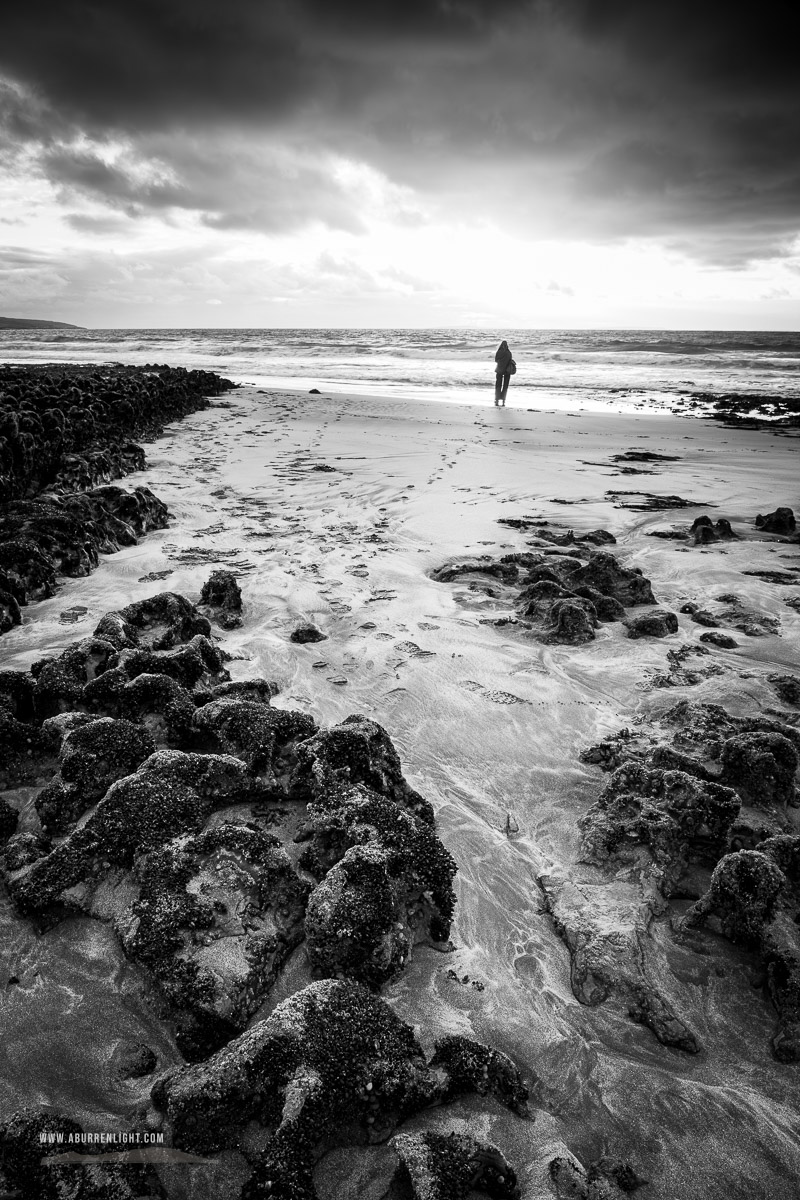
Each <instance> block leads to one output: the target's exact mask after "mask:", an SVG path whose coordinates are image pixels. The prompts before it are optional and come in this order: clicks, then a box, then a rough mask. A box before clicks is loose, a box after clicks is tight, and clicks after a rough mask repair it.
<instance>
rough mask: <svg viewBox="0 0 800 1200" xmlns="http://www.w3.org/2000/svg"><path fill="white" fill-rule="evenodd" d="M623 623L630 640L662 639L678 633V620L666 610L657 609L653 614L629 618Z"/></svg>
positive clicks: (672, 613)
mask: <svg viewBox="0 0 800 1200" xmlns="http://www.w3.org/2000/svg"><path fill="white" fill-rule="evenodd" d="M623 623H624V625H625V628H626V630H627V633H628V637H629V638H642V637H658V638H662V637H668V636H669V635H670V634H671V633H677V632H678V618H677V617H676V616H675V613H674V612H670V611H669V610H668V609H666V608H656V609H654V610H653V612H649V613H641V614H640V615H638V616H635V617H629V618H628V619H627V620H626V621H625V622H623Z"/></svg>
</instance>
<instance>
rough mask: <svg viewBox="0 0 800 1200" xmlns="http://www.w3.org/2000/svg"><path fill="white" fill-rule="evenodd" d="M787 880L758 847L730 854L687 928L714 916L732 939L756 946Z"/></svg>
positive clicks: (691, 911) (687, 921) (694, 909)
mask: <svg viewBox="0 0 800 1200" xmlns="http://www.w3.org/2000/svg"><path fill="white" fill-rule="evenodd" d="M785 883H786V877H785V875H784V874H783V872H782V871H781V870H780V868H779V867H777V866H776V865H775V863H774V862H772V860H771V859H770V858H768V857H767V855H766V854H762V853H760V851H758V850H737V851H736V852H735V853H734V854H726V855H725V857H724V858H723V859H722V860H721V861H720V862H719V863H718V864H717V866H716V867H715V868H714V873H713V874H712V876H711V886H710V887H709V890H708V891H707V892H706V894H705V895H704V896H703V897H702V898H701V899H700V900H698V901H697V903H696V904H694V905H693V906H692V907H691V908H690V909H689V911H688V913H687V914H686V916H685V917H684V920H683V925H684V928H687V929H691V928H694V927H696V926H698V925H702V924H703V923H704V922H705V921H706V920H707V919H708V917H709V916H710V915H714V916H715V917H717V918H718V919H719V922H720V925H721V927H722V932H723V933H724V934H725V936H726V937H728V938H730V939H731V941H733V942H741V943H742V944H743V945H749V946H752V945H755V944H757V943H758V940H759V938H760V936H761V932H762V930H763V927H764V925H765V924H766V923H767V922H768V921H770V920H771V919H772V916H773V913H774V911H775V905H776V904H777V901H778V897H779V896H780V894H781V891H782V890H783V888H784V885H785Z"/></svg>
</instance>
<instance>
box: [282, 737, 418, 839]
mask: <svg viewBox="0 0 800 1200" xmlns="http://www.w3.org/2000/svg"><path fill="white" fill-rule="evenodd" d="M356 783H363V784H364V785H365V786H366V787H368V788H370V789H371V790H372V791H373V792H377V793H378V794H379V795H381V796H386V798H387V799H389V800H392V801H394V803H395V804H397V805H398V806H399V807H401V808H406V809H408V810H409V811H410V812H412V813H414V814H415V815H416V816H418V817H419V818H420V819H421V820H422V821H424V822H425V823H426V824H428V825H433V809H432V807H431V805H430V803H429V801H427V800H426V799H425V798H424V797H423V796H420V794H419V792H416V791H414V789H413V788H411V787H409V785H408V784H407V783H406V781H405V779H404V778H403V771H402V768H401V765H400V758H399V756H398V754H397V751H396V750H395V748H394V746H393V745H392V743H391V740H390V738H389V735H388V734H387V732H386V730H385V729H384V728H383V726H382V725H379V724H378V723H377V721H371V720H369V718H368V717H364V716H361V715H360V714H355V715H353V716H350V717H347V718H346V719H345V720H344V721H342V723H341V724H340V725H334V726H333V727H332V728H331V729H326V730H323V731H322V732H321V733H318V734H316V735H315V736H314V737H312V738H309V739H308V740H307V741H305V742H303V743H302V745H300V746H298V752H297V765H296V767H295V769H294V771H293V773H292V777H291V780H290V788H291V792H292V795H293V796H294V797H295V798H296V799H303V800H308V801H314V802H315V803H316V804H317V805H319V806H320V807H324V806H325V805H326V798H327V797H328V796H332V797H333V798H334V804H338V795H339V791H340V788H341V787H342V786H346V785H348V784H356Z"/></svg>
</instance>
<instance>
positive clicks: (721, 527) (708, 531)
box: [689, 516, 737, 546]
mask: <svg viewBox="0 0 800 1200" xmlns="http://www.w3.org/2000/svg"><path fill="white" fill-rule="evenodd" d="M689 536H690V537H691V538H692V540H693V541H694V544H695V546H707V545H708V544H709V543H711V542H730V541H733V540H734V539H735V538H736V537H737V535H736V534H735V533H734V532H733V529H732V528H731V523H730V521H728V520H726V519H725V518H724V517H721V518H720V519H719V520H718V521H712V520H711V517H709V516H702V517H696V518H695V519H694V521H693V522H692V527H691V529H690V530H689Z"/></svg>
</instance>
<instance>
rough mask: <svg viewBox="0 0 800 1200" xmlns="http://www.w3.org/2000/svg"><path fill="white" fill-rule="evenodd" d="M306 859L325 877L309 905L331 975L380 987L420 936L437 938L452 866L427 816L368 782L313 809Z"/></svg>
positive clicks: (443, 932)
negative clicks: (371, 787) (374, 789)
mask: <svg viewBox="0 0 800 1200" xmlns="http://www.w3.org/2000/svg"><path fill="white" fill-rule="evenodd" d="M309 814H310V819H309V831H310V833H311V835H312V841H311V846H310V848H309V850H307V851H306V853H305V855H304V858H303V862H304V864H305V865H306V866H308V867H310V868H311V869H312V870H313V871H314V873H315V874H316V875H317V876H318V877H320V876H322V877H323V878H322V882H321V883H320V884H319V885H318V886H317V887H316V888H315V890H314V891H313V893H312V895H311V898H310V900H309V904H308V912H307V915H306V937H307V942H308V953H309V958H310V960H311V962H312V964H313V966H314V967H315V969H316V970H317V971H319V972H321V973H324V974H326V975H347V976H350V977H352V978H354V979H358V980H359V981H360V982H362V983H365V984H366V985H367V986H369V987H380V986H381V985H382V984H383V983H384V982H385V981H386V980H387V979H390V978H391V977H392V976H393V975H394V974H396V973H397V971H399V970H400V969H401V968H402V967H403V966H404V964H405V962H406V960H407V958H408V956H409V954H410V951H411V947H412V946H413V945H415V944H416V943H418V942H425V941H427V942H433V943H437V942H441V941H444V940H445V939H446V938H447V936H448V934H449V932H450V923H451V920H452V916H453V910H454V907H455V897H454V893H453V889H452V881H453V877H454V875H455V872H456V865H455V862H454V861H453V859H452V857H451V855H450V854H449V853H448V851H447V850H446V849H445V847H444V846H443V845H442V843H441V842H440V841H439V839H438V837H437V836H436V834H435V832H434V830H433V829H432V827H431V826H430V825H428V824H427V823H426V822H425V821H424V820H422V819H420V818H419V817H418V816H416V815H415V814H414V813H412V812H409V811H407V810H405V809H403V808H401V807H400V806H399V805H397V804H396V803H394V802H393V801H391V800H389V799H387V798H386V797H385V796H380V795H378V794H376V793H374V792H370V791H369V790H368V789H366V788H364V787H353V788H340V789H339V790H338V792H337V793H335V794H328V795H327V796H326V797H325V799H324V801H323V802H322V803H319V802H314V803H312V804H311V805H310V806H309Z"/></svg>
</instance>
